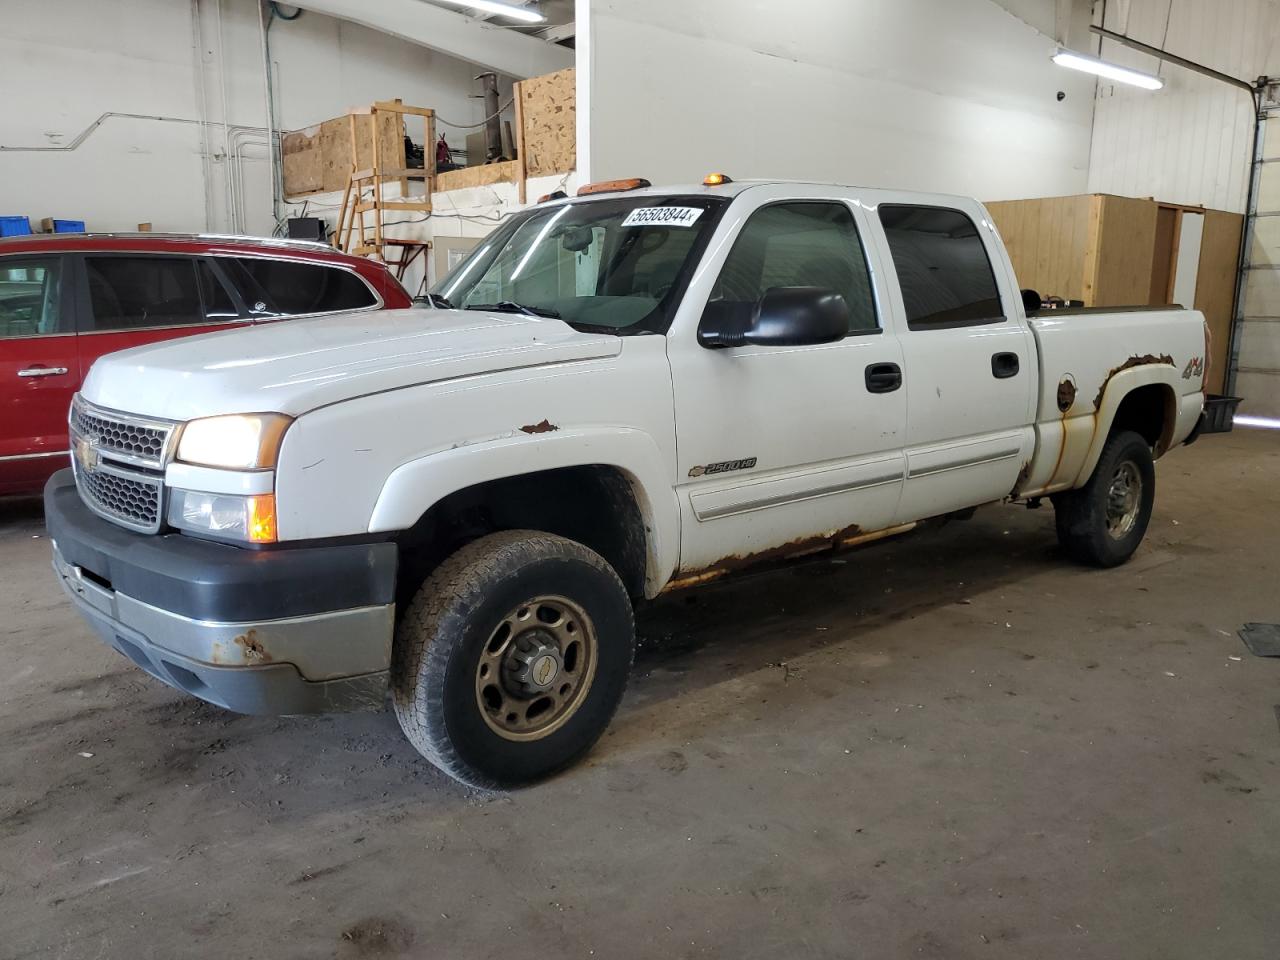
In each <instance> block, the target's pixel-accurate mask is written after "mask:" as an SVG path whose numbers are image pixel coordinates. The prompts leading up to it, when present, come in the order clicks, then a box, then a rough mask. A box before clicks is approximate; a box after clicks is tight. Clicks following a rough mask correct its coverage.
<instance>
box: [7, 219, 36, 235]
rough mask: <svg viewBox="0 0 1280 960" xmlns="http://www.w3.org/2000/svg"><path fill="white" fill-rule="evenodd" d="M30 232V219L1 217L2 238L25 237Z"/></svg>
mask: <svg viewBox="0 0 1280 960" xmlns="http://www.w3.org/2000/svg"><path fill="white" fill-rule="evenodd" d="M30 232H31V220H30V218H29V217H0V237H25V236H26V235H27V234H29V233H30Z"/></svg>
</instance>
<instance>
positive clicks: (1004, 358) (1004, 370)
mask: <svg viewBox="0 0 1280 960" xmlns="http://www.w3.org/2000/svg"><path fill="white" fill-rule="evenodd" d="M991 375H992V376H993V377H995V378H996V379H997V380H1008V379H1009V378H1010V377H1016V376H1017V375H1018V355H1017V354H1016V353H993V354H992V355H991Z"/></svg>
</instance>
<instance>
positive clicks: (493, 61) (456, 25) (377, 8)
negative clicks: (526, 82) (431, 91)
mask: <svg viewBox="0 0 1280 960" xmlns="http://www.w3.org/2000/svg"><path fill="white" fill-rule="evenodd" d="M290 3H291V5H296V6H300V7H304V8H305V9H307V10H314V11H315V12H316V13H323V14H326V15H328V16H331V17H338V18H340V19H342V20H350V21H351V22H352V23H358V24H360V25H362V26H365V27H370V28H371V29H374V30H380V31H382V32H383V33H389V34H391V35H392V36H396V37H400V38H401V39H403V40H408V41H410V42H411V43H417V44H420V45H421V46H424V47H427V48H429V49H431V50H436V51H438V52H440V53H444V54H447V55H448V56H451V57H457V58H458V59H459V60H466V61H468V62H470V63H475V64H478V65H480V66H482V67H485V68H486V69H489V70H494V71H496V72H498V73H501V74H505V75H506V76H509V77H517V78H524V77H537V76H541V75H542V74H544V73H554V72H555V71H557V70H563V69H564V68H565V67H571V66H573V60H574V54H573V51H572V50H569V49H567V48H565V47H561V46H558V45H556V44H554V43H548V42H547V41H545V40H540V39H537V38H535V37H529V36H526V35H524V34H522V33H520V32H519V31H516V30H506V29H503V28H501V27H495V26H493V25H491V24H485V23H481V22H480V21H478V20H473V19H471V18H470V17H465V16H463V15H461V14H458V13H453V12H451V11H449V10H445V9H443V8H442V7H437V6H434V5H433V4H430V3H424V2H423V0H377V2H370V0H290Z"/></svg>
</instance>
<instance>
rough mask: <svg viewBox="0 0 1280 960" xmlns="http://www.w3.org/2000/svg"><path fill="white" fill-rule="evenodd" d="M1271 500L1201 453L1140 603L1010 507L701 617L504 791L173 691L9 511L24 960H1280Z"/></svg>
mask: <svg viewBox="0 0 1280 960" xmlns="http://www.w3.org/2000/svg"><path fill="white" fill-rule="evenodd" d="M1278 478H1280V436H1277V435H1275V434H1265V433H1257V432H1237V433H1236V434H1233V435H1231V436H1229V437H1221V438H1217V437H1209V438H1205V439H1204V440H1202V441H1201V442H1200V443H1199V444H1197V445H1196V446H1194V447H1191V448H1189V449H1187V450H1185V451H1178V452H1177V453H1176V454H1175V455H1173V456H1171V457H1170V458H1169V459H1167V460H1165V461H1164V462H1163V463H1162V464H1161V466H1160V468H1159V483H1160V492H1159V496H1158V502H1157V511H1156V517H1155V519H1154V520H1153V523H1152V528H1151V531H1150V534H1149V536H1148V540H1147V543H1146V545H1145V546H1144V547H1143V549H1142V550H1141V551H1140V553H1139V554H1138V556H1137V557H1136V558H1135V559H1134V560H1133V562H1132V563H1130V564H1129V565H1128V566H1127V567H1124V568H1122V569H1120V570H1116V571H1110V572H1099V571H1092V570H1085V569H1081V568H1077V567H1074V566H1071V565H1070V564H1069V563H1068V562H1067V561H1066V560H1064V559H1063V558H1062V557H1061V556H1060V554H1059V553H1058V550H1057V548H1056V546H1055V544H1054V538H1053V532H1052V526H1053V515H1052V511H1051V510H1050V509H1048V508H1047V507H1046V508H1045V509H1042V510H1039V511H1028V510H1024V509H1021V508H1010V507H1004V508H989V509H987V510H983V511H979V513H978V515H977V516H976V517H975V518H974V519H973V520H971V521H969V522H968V523H959V524H952V525H950V526H948V527H946V528H944V529H942V530H939V531H934V532H932V533H927V534H918V535H915V536H912V537H909V538H906V539H903V540H900V541H897V542H894V543H892V544H884V545H880V546H878V547H875V548H871V549H867V550H864V551H862V552H860V553H855V554H850V555H847V556H846V557H845V558H843V560H844V562H830V561H827V560H819V561H815V562H812V563H809V564H806V565H803V566H800V567H795V568H792V569H789V570H785V571H779V572H773V573H768V574H761V575H757V576H754V577H750V578H748V579H745V580H740V581H738V582H736V583H734V584H723V585H720V586H714V587H710V588H707V589H704V590H703V591H701V592H698V593H688V594H686V595H683V596H675V597H671V598H669V599H667V600H664V601H663V602H660V603H658V604H655V605H653V606H652V607H650V608H649V609H647V610H646V611H645V612H644V613H643V614H642V616H641V618H640V629H641V632H642V636H643V650H642V653H641V656H640V659H639V661H638V663H637V673H636V676H635V679H634V681H633V684H632V686H631V688H630V691H629V693H628V695H627V698H626V701H625V703H624V705H623V709H622V711H621V713H620V715H619V717H618V719H617V720H616V721H615V724H614V727H613V730H612V732H611V733H610V734H609V735H608V736H607V737H606V738H605V739H604V740H603V741H602V743H601V744H600V746H599V747H598V748H597V749H596V750H595V752H594V753H593V754H592V755H591V757H590V759H589V761H588V762H587V763H586V764H585V765H583V766H580V767H578V768H577V769H574V770H572V771H570V772H568V773H567V774H565V775H563V776H561V777H560V778H558V779H556V780H555V781H553V782H551V783H548V784H545V785H543V786H541V787H537V788H534V789H530V790H526V791H524V792H520V793H516V794H512V795H509V796H494V795H486V794H477V793H471V792H468V791H466V790H463V789H462V788H460V787H459V786H457V785H456V784H454V783H453V782H451V781H449V780H447V779H445V778H444V777H443V776H442V775H440V774H438V773H436V772H435V770H434V769H433V768H432V767H430V766H428V765H427V764H426V763H425V762H423V761H421V760H419V759H418V758H417V756H416V755H415V754H414V752H413V751H412V750H411V749H410V748H409V746H408V745H407V744H406V743H405V742H404V741H403V740H402V739H401V738H400V736H399V733H398V731H397V729H396V726H395V721H394V719H393V718H392V717H391V716H390V714H387V713H383V714H362V715H352V716H340V717H324V718H315V719H261V718H247V717H239V716H235V715H232V714H228V713H225V712H223V711H221V710H218V709H215V708H212V707H207V706H204V705H202V704H200V703H198V702H196V701H194V700H190V699H187V698H186V697H184V696H181V695H180V694H178V693H176V692H174V691H171V690H168V689H166V688H164V687H162V686H160V685H158V684H156V683H155V682H153V681H151V680H149V679H148V678H147V677H145V676H144V675H142V674H141V673H140V672H139V671H138V670H136V669H134V668H133V667H132V666H131V665H130V664H129V663H127V662H126V661H124V660H123V659H122V658H120V657H118V656H117V655H116V654H114V653H112V652H111V651H109V650H107V649H106V648H104V647H102V646H100V645H99V644H98V643H97V642H96V641H95V640H93V639H92V638H91V636H90V633H89V631H88V629H87V628H86V627H85V626H83V625H82V624H81V622H80V621H79V620H78V619H77V618H76V617H75V616H74V615H73V614H72V612H71V610H70V608H69V607H68V606H67V605H66V604H65V603H64V602H63V600H62V598H61V596H60V595H59V593H58V590H57V588H56V587H55V585H54V583H53V580H52V577H51V575H50V572H49V570H48V552H49V550H48V543H47V541H46V540H45V539H44V538H43V537H42V536H41V535H42V533H43V531H42V529H41V526H40V517H39V512H38V508H37V506H36V505H35V504H32V503H9V504H7V505H3V506H0V557H2V558H3V559H2V560H0V655H2V657H3V661H2V662H3V667H0V956H2V957H128V958H143V957H155V958H176V957H195V956H200V957H209V956H217V957H261V958H273V960H277V958H293V957H297V958H312V957H339V958H346V957H394V956H421V957H428V956H430V957H448V958H451V960H452V958H471V957H495V958H504V960H505V958H511V957H517V956H520V957H557V958H558V957H592V956H595V957H685V956H688V957H697V956H724V957H735V958H751V957H767V958H770V960H777V958H780V957H841V958H845V957H851V956H857V957H862V958H867V957H886V958H889V957H892V958H903V957H939V958H947V960H962V958H969V957H974V958H977V957H984V958H985V957H1008V958H1019V960H1022V958H1027V957H1131V958H1139V957H1161V958H1170V957H1187V958H1204V957H1232V958H1252V957H1258V958H1263V957H1267V958H1273V957H1274V956H1275V952H1276V948H1277V944H1280V910H1277V908H1276V878H1277V876H1280V765H1278V764H1277V760H1278V758H1280V727H1278V725H1277V716H1278V715H1280V714H1278V710H1280V708H1278V707H1277V706H1276V705H1277V704H1280V660H1277V661H1270V660H1262V659H1256V658H1254V657H1252V656H1250V655H1249V654H1248V652H1247V651H1246V650H1245V649H1244V647H1243V645H1242V644H1241V643H1240V641H1239V640H1238V639H1237V638H1236V636H1235V631H1236V629H1237V628H1238V627H1239V626H1240V625H1241V623H1243V622H1245V621H1250V620H1258V621H1280V483H1278V482H1277V479H1278ZM37 537H39V538H38V539H37Z"/></svg>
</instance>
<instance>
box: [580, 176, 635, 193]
mask: <svg viewBox="0 0 1280 960" xmlns="http://www.w3.org/2000/svg"><path fill="white" fill-rule="evenodd" d="M652 186H653V184H652V183H650V182H649V181H648V180H646V179H644V178H643V177H632V178H631V179H630V180H601V181H600V182H599V183H588V184H584V185H583V186H581V187H579V188H578V196H580V197H585V196H587V195H588V194H592V193H617V192H619V191H622V190H643V189H644V188H645V187H652Z"/></svg>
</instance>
